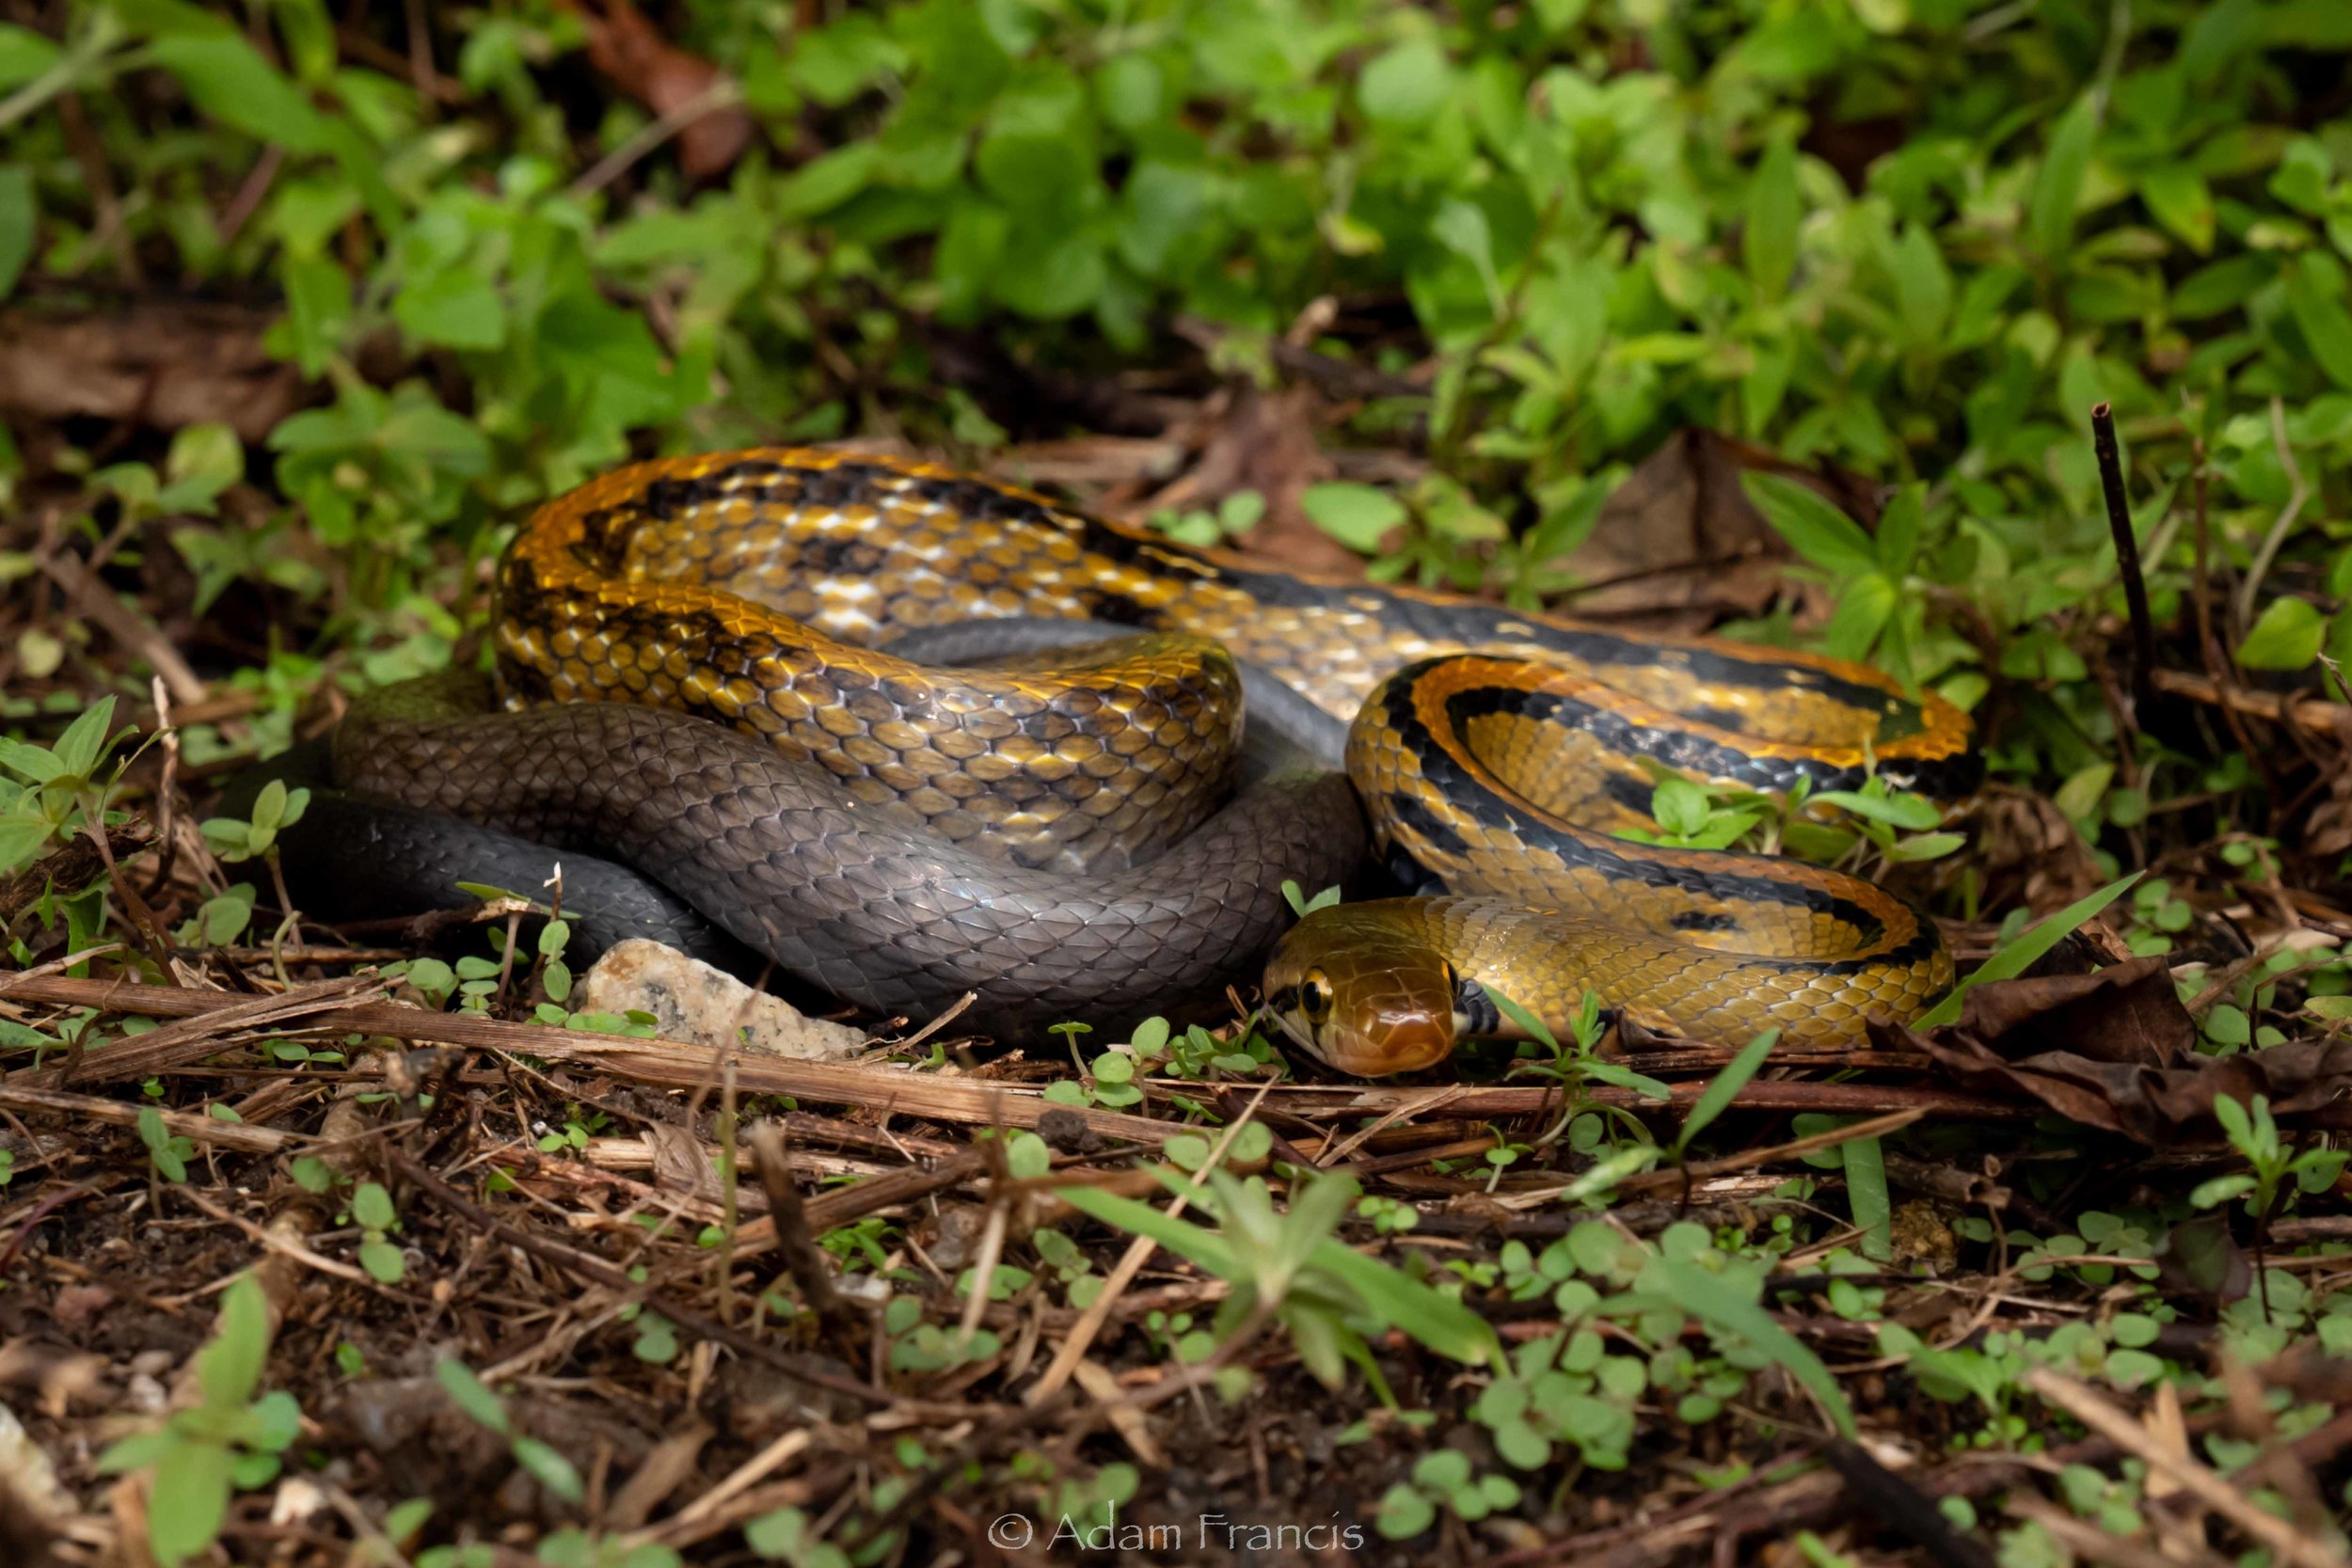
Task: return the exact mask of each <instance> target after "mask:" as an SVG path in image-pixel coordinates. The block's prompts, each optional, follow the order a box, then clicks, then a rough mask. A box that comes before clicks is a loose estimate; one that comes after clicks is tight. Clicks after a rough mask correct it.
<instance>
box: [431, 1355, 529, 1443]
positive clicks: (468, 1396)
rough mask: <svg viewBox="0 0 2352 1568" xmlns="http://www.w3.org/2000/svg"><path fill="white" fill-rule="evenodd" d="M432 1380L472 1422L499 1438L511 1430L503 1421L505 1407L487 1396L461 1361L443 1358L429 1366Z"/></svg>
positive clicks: (495, 1398) (486, 1390)
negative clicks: (472, 1419) (431, 1368)
mask: <svg viewBox="0 0 2352 1568" xmlns="http://www.w3.org/2000/svg"><path fill="white" fill-rule="evenodd" d="M433 1376H434V1378H435V1380H436V1381H437V1382H438V1383H439V1384H440V1386H441V1390H442V1392H444V1393H446V1394H447V1395H449V1397H450V1398H451V1399H452V1400H454V1401H455V1402H456V1403H457V1408H458V1409H460V1410H463V1411H464V1412H465V1413H466V1414H467V1415H469V1416H470V1417H472V1418H474V1420H475V1421H476V1422H478V1423H480V1424H481V1425H483V1426H485V1427H488V1428H489V1429H490V1430H491V1431H492V1432H495V1433H498V1434H499V1435H500V1436H501V1437H503V1436H505V1435H506V1434H507V1433H509V1432H510V1431H511V1430H512V1428H511V1426H510V1425H509V1423H508V1420H507V1416H506V1406H505V1405H504V1404H502V1403H501V1402H500V1401H499V1397H498V1396H497V1395H496V1394H493V1393H492V1392H490V1389H489V1386H488V1385H486V1384H485V1383H484V1382H483V1381H482V1380H481V1379H480V1378H478V1377H476V1376H475V1375H474V1371H473V1369H472V1368H471V1367H469V1366H467V1365H466V1364H465V1363H464V1362H463V1361H458V1360H455V1359H453V1358H452V1357H449V1356H443V1357H442V1358H441V1359H440V1360H438V1361H437V1362H435V1363H434V1364H433Z"/></svg>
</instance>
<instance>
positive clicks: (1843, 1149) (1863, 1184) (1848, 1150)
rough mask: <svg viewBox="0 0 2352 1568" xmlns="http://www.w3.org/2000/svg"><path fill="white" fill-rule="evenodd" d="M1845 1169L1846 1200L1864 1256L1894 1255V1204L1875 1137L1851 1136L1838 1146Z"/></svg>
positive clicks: (1888, 1256)
mask: <svg viewBox="0 0 2352 1568" xmlns="http://www.w3.org/2000/svg"><path fill="white" fill-rule="evenodd" d="M1838 1152H1839V1153H1840V1154H1842V1155H1843V1156H1844V1157H1845V1158H1844V1164H1845V1168H1846V1201H1847V1203H1848V1204H1850V1205H1851V1207H1852V1210H1853V1222H1854V1225H1855V1227H1857V1228H1858V1229H1860V1230H1861V1232H1862V1251H1863V1253H1864V1255H1865V1256H1867V1257H1870V1258H1875V1259H1880V1260H1882V1261H1883V1260H1884V1259H1888V1258H1891V1257H1893V1256H1894V1247H1893V1241H1894V1214H1895V1206H1894V1203H1893V1201H1892V1200H1891V1199H1890V1198H1889V1197H1888V1196H1887V1193H1886V1160H1885V1156H1884V1154H1883V1151H1882V1150H1881V1149H1880V1148H1879V1141H1878V1140H1877V1139H1876V1138H1854V1139H1851V1140H1850V1141H1848V1142H1847V1143H1845V1144H1843V1145H1841V1146H1840V1147H1839V1149H1838Z"/></svg>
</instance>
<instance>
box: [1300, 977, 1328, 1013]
mask: <svg viewBox="0 0 2352 1568" xmlns="http://www.w3.org/2000/svg"><path fill="white" fill-rule="evenodd" d="M1298 1006H1299V1010H1300V1011H1301V1012H1303V1013H1305V1014H1306V1015H1307V1022H1310V1023H1321V1022H1323V1021H1324V1020H1325V1019H1327V1018H1328V1017H1330V1016H1331V982H1330V981H1328V980H1327V979H1325V978H1324V977H1323V971H1321V970H1319V969H1317V970H1311V971H1309V972H1308V974H1307V977H1306V978H1305V979H1303V980H1301V981H1299V982H1298Z"/></svg>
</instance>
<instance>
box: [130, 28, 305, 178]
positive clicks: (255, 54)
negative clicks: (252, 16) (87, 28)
mask: <svg viewBox="0 0 2352 1568" xmlns="http://www.w3.org/2000/svg"><path fill="white" fill-rule="evenodd" d="M148 53H149V57H150V58H151V60H153V62H154V63H155V64H157V65H159V66H161V67H163V68H164V69H165V70H166V71H170V72H171V73H172V74H173V75H174V76H177V77H178V78H180V85H181V86H182V87H185V88H186V89H187V94H188V98H189V100H190V102H192V103H195V104H196V106H197V107H198V108H199V110H201V111H203V112H204V113H205V114H207V115H210V116H211V117H212V118H213V119H217V120H219V121H220V122H221V123H223V124H224V125H230V126H234V127H235V128H236V129H238V130H240V131H243V132H245V133H246V135H250V136H253V137H254V138H255V139H257V140H260V141H263V142H271V143H275V144H276V145H278V146H279V147H282V148H284V149H285V150H287V151H289V152H324V151H326V150H327V149H328V147H329V145H330V143H331V140H332V138H331V136H330V135H329V134H328V132H327V128H326V120H325V119H322V118H321V116H320V115H319V112H318V111H317V110H316V109H313V108H312V107H311V106H310V100H309V99H308V98H306V97H305V96H303V93H302V90H301V89H300V88H299V87H295V86H294V84H293V83H292V82H290V81H288V80H287V79H286V78H285V77H284V76H282V75H280V74H279V73H278V71H276V70H275V69H273V68H272V67H271V65H270V63H269V62H268V61H267V60H264V59H263V58H262V56H261V54H260V52H259V51H257V50H256V49H255V48H254V47H253V46H252V45H251V44H249V43H247V42H246V40H244V39H243V38H241V37H239V36H238V35H236V34H234V33H210V34H183V35H181V36H179V37H175V38H166V39H158V40H155V41H154V42H153V43H152V44H151V45H149V46H148Z"/></svg>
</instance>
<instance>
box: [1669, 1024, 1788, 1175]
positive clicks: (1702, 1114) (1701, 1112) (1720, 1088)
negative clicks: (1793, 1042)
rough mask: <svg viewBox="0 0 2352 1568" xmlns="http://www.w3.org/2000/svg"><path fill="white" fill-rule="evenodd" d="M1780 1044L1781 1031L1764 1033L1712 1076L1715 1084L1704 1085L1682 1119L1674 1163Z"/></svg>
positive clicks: (1772, 1030)
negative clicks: (1701, 1092) (1703, 1091)
mask: <svg viewBox="0 0 2352 1568" xmlns="http://www.w3.org/2000/svg"><path fill="white" fill-rule="evenodd" d="M1779 1043H1780V1031H1779V1030H1777V1029H1767V1030H1765V1031H1764V1032H1763V1033H1762V1034H1760V1035H1758V1036H1756V1038H1754V1039H1752V1040H1750V1041H1748V1043H1747V1044H1746V1045H1745V1046H1743V1047H1742V1048H1741V1049H1740V1054H1738V1055H1737V1056H1734V1057H1733V1058H1732V1059H1731V1060H1730V1061H1729V1062H1727V1063H1725V1064H1724V1069H1723V1071H1721V1072H1719V1073H1717V1074H1715V1077H1714V1081H1713V1082H1712V1083H1710V1084H1708V1085H1707V1090H1706V1092H1705V1093H1703V1094H1701V1095H1700V1096H1699V1098H1698V1102H1697V1103H1696V1104H1694V1105H1692V1107H1691V1114H1690V1115H1689V1116H1687V1117H1684V1118H1683V1119H1682V1131H1681V1132H1680V1133H1679V1134H1677V1136H1676V1138H1675V1158H1676V1159H1677V1160H1679V1159H1681V1158H1682V1151H1683V1150H1684V1149H1686V1148H1690V1147H1691V1140H1692V1139H1693V1138H1695V1137H1697V1136H1698V1135H1699V1134H1700V1133H1701V1132H1706V1131H1707V1124H1708V1122H1711V1121H1713V1120H1714V1119H1715V1118H1716V1117H1719V1116H1722V1115H1723V1114H1724V1111H1725V1110H1726V1109H1727V1108H1729V1106H1730V1104H1731V1102H1732V1101H1733V1100H1734V1099H1735V1098H1736V1097H1737V1096H1738V1095H1739V1093H1740V1090H1741V1089H1743V1088H1745V1087H1747V1085H1748V1080H1749V1079H1751V1078H1753V1077H1755V1076H1756V1069H1759V1068H1761V1067H1762V1066H1763V1065H1764V1058H1765V1057H1767V1056H1769V1055H1771V1054H1772V1047H1773V1046H1775V1045H1777V1044H1779Z"/></svg>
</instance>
